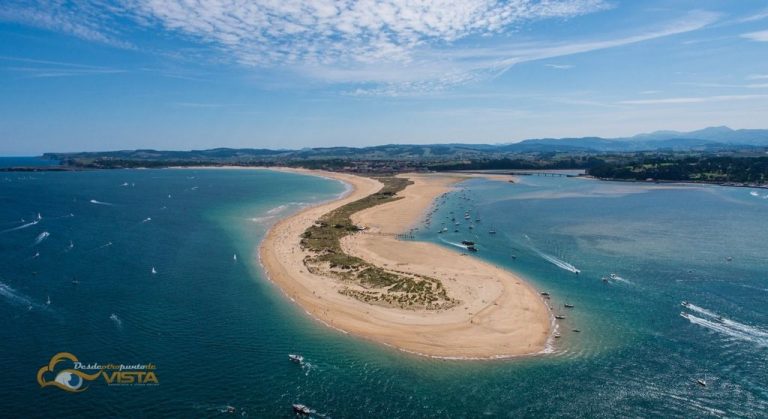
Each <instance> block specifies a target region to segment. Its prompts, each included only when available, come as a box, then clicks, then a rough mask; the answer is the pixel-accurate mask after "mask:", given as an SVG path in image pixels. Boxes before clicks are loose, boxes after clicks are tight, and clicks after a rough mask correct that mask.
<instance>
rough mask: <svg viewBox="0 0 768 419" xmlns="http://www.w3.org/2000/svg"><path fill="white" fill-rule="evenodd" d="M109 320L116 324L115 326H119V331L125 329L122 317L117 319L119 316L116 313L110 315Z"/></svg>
mask: <svg viewBox="0 0 768 419" xmlns="http://www.w3.org/2000/svg"><path fill="white" fill-rule="evenodd" d="M109 319H110V320H112V321H113V322H114V323H115V326H117V328H118V329H122V328H123V321H122V320H120V317H117V314H115V313H112V314H110V316H109Z"/></svg>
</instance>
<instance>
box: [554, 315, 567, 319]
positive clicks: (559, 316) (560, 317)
mask: <svg viewBox="0 0 768 419" xmlns="http://www.w3.org/2000/svg"><path fill="white" fill-rule="evenodd" d="M555 318H556V319H558V320H565V316H563V315H562V314H558V315H557V316H555Z"/></svg>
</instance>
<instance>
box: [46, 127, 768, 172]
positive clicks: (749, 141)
mask: <svg viewBox="0 0 768 419" xmlns="http://www.w3.org/2000/svg"><path fill="white" fill-rule="evenodd" d="M760 147H768V130H759V129H748V130H747V129H740V130H733V129H731V128H728V127H710V128H705V129H702V130H698V131H691V132H678V131H656V132H652V133H647V134H639V135H635V136H633V137H625V138H601V137H582V138H541V139H529V140H524V141H520V142H517V143H508V144H461V143H457V144H424V145H413V144H387V145H380V146H373V147H359V148H357V147H322V148H306V149H300V150H270V149H256V148H245V149H231V148H216V149H211V150H191V151H159V150H123V151H109V152H83V153H46V154H45V157H48V158H51V159H56V160H61V161H63V162H64V163H65V164H71V165H78V166H98V167H100V166H104V165H107V166H110V167H120V165H121V164H122V163H126V164H127V165H129V166H135V165H136V164H138V163H142V162H144V163H146V165H148V166H161V165H171V164H174V163H178V164H183V165H195V164H196V163H200V164H202V163H213V164H243V165H248V164H270V163H275V164H277V163H281V164H282V163H285V162H301V161H323V160H338V162H339V163H338V164H337V165H341V164H342V163H343V161H347V160H353V159H354V160H371V161H377V160H378V161H385V160H390V161H398V162H409V161H410V162H430V161H443V162H445V161H450V162H461V161H463V160H472V161H477V160H494V159H509V158H516V157H515V156H546V155H552V154H571V155H587V154H601V153H634V152H646V151H648V152H654V151H660V152H667V151H668V152H703V153H708V152H720V151H750V150H751V149H758V148H760Z"/></svg>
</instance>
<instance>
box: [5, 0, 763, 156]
mask: <svg viewBox="0 0 768 419" xmlns="http://www.w3.org/2000/svg"><path fill="white" fill-rule="evenodd" d="M713 125H729V126H731V127H733V128H768V3H766V2H765V1H764V0H760V1H757V0H739V1H727V0H722V1H711V0H687V1H686V0H664V1H655V0H647V1H645V0H644V1H627V0H539V1H533V0H510V1H495V0H485V1H469V0H421V1H412V0H378V1H373V0H371V1H351V0H347V1H335V0H312V1H309V0H282V1H276V0H269V1H266V0H254V1H249V2H242V1H236V0H218V1H193V0H124V1H113V2H107V1H100V0H69V1H64V0H23V1H16V0H3V1H2V2H0V154H4V155H29V154H37V153H41V152H45V151H80V150H115V149H133V148H155V149H193V148H194V149H200V148H212V147H264V148H300V147H316V146H333V145H351V146H365V145H373V144H382V143H438V142H443V143H444V142H472V143H500V142H512V141H517V140H521V139H525V138H540V137H569V136H587V135H600V136H624V135H631V134H635V133H639V132H645V131H654V130H659V129H676V130H691V129H698V128H703V127H706V126H713Z"/></svg>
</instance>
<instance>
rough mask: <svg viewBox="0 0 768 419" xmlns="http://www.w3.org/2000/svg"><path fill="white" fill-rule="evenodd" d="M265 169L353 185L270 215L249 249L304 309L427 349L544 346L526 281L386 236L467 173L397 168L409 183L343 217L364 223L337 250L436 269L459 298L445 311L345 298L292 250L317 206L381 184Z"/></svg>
mask: <svg viewBox="0 0 768 419" xmlns="http://www.w3.org/2000/svg"><path fill="white" fill-rule="evenodd" d="M269 170H279V171H286V172H291V173H298V174H305V175H312V176H321V177H325V178H330V179H334V180H338V181H341V182H343V183H345V184H347V185H351V187H352V189H351V190H349V191H347V193H345V194H344V195H343V196H340V197H339V198H337V199H335V200H332V201H326V202H324V203H320V204H318V205H315V206H312V207H308V208H305V209H303V210H301V211H299V212H298V213H296V214H293V215H291V216H289V217H287V218H284V219H282V220H280V221H278V222H277V223H276V224H274V225H273V226H272V228H271V229H270V230H269V231H268V232H267V234H266V236H265V238H264V239H263V240H262V242H261V244H260V245H259V247H258V249H257V250H256V257H257V258H258V260H259V262H260V264H261V266H262V268H263V270H264V273H265V274H266V275H267V278H268V280H269V281H271V282H273V283H275V284H276V285H277V286H278V287H279V288H280V290H281V291H282V292H283V294H285V296H286V297H288V298H289V299H290V300H291V301H292V302H294V303H296V304H298V305H299V306H300V307H301V308H302V309H303V310H304V311H305V312H306V313H307V314H308V315H310V317H312V318H314V319H315V320H317V321H319V322H321V323H323V324H324V325H325V326H328V327H331V328H334V329H336V330H339V331H341V332H343V333H345V334H351V335H354V336H357V337H362V338H364V339H366V340H369V341H373V342H376V343H379V344H383V345H386V346H389V347H392V348H395V349H398V350H401V351H404V352H408V353H413V354H417V355H421V356H427V357H435V358H443V359H499V358H509V357H518V356H525V355H535V354H539V353H542V352H543V351H545V350H546V348H547V347H548V344H549V341H550V337H551V332H552V322H551V315H550V312H549V309H548V307H547V306H546V304H545V302H544V301H543V299H542V298H541V297H540V295H539V294H538V293H537V292H536V290H535V289H534V288H533V287H532V286H531V285H530V284H528V283H527V282H526V281H524V280H523V279H521V278H519V277H518V276H516V275H515V274H513V273H511V272H509V271H506V270H503V269H500V268H498V267H496V266H493V265H491V264H489V263H487V262H484V261H481V260H479V259H475V258H472V257H471V256H466V255H463V254H462V253H459V252H456V251H454V250H451V249H447V248H445V247H443V246H439V245H437V244H433V243H427V242H411V241H400V240H397V239H395V234H397V233H400V232H404V231H405V230H407V229H408V228H409V227H410V226H412V225H414V224H416V223H418V222H419V221H420V220H421V218H422V217H423V214H424V213H426V211H428V209H429V208H430V207H431V206H432V205H433V202H434V200H435V199H436V198H437V197H438V196H440V195H441V194H443V193H445V192H448V191H450V190H451V189H452V187H453V184H455V183H456V182H458V181H461V180H462V179H466V178H468V177H469V176H457V175H449V176H446V175H444V174H436V175H435V174H431V175H430V174H409V175H399V176H401V177H407V178H409V179H410V180H412V181H414V184H413V185H409V186H408V187H407V188H406V189H405V190H404V191H402V192H400V193H398V196H402V199H399V200H396V201H392V202H387V203H384V204H381V205H377V206H374V207H371V208H368V209H365V210H362V211H359V212H357V213H355V214H353V215H352V219H353V220H354V222H355V223H356V224H359V225H363V226H366V227H367V230H366V231H365V232H362V233H357V234H354V235H351V236H348V237H345V238H344V239H343V240H342V242H341V244H342V248H343V249H344V251H345V253H348V254H350V255H354V256H357V257H361V258H362V259H364V260H366V261H368V262H370V263H373V264H374V265H377V266H380V267H383V268H387V267H390V268H391V267H392V266H396V269H398V270H401V271H404V272H409V273H417V274H422V275H430V276H433V277H437V278H439V279H440V280H441V282H442V283H443V285H444V286H445V287H446V289H447V290H448V293H449V295H450V296H451V297H453V298H457V299H459V300H461V303H460V304H459V305H458V306H456V307H453V308H449V309H442V310H413V309H403V308H393V307H385V306H380V305H372V304H368V303H363V302H361V301H359V300H357V299H353V298H350V297H347V296H344V295H342V294H340V293H339V290H340V289H342V287H343V284H341V283H340V281H338V280H335V279H333V278H328V277H323V276H320V275H315V274H311V273H309V272H308V271H307V268H306V267H305V266H304V263H303V258H304V257H305V256H306V255H307V254H309V253H308V252H306V251H303V250H302V249H301V247H300V245H299V241H300V235H301V234H302V233H303V232H304V231H305V230H306V229H307V228H308V227H310V226H311V225H313V224H314V222H315V220H317V219H318V218H320V216H322V215H323V214H325V213H327V212H329V211H331V210H333V209H336V208H338V207H341V206H343V205H345V204H347V203H349V202H353V201H356V200H358V199H360V198H363V197H365V196H368V195H370V194H372V193H375V192H376V191H378V190H379V189H380V187H381V185H382V184H381V183H380V182H378V181H376V180H374V179H371V178H364V177H360V176H356V175H351V174H345V173H335V172H321V171H313V170H305V169H298V170H297V169H292V168H289V169H287V168H280V169H276V168H269ZM508 179H509V177H507V180H508ZM460 256H461V257H460ZM512 319H515V320H512Z"/></svg>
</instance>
